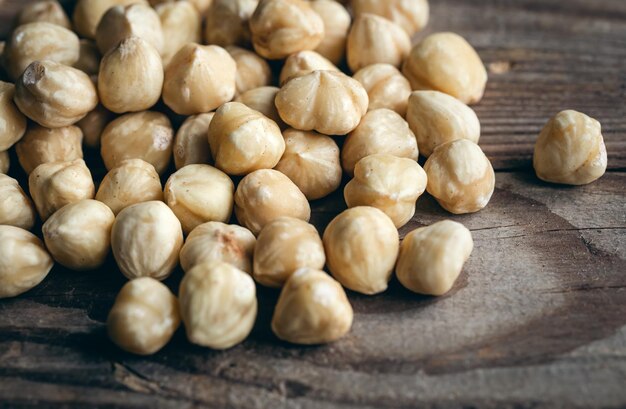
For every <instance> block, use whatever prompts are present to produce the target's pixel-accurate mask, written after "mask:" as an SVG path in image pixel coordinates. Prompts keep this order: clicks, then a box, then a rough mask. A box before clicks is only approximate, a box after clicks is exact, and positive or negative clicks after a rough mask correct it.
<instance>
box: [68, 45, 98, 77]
mask: <svg viewBox="0 0 626 409" xmlns="http://www.w3.org/2000/svg"><path fill="white" fill-rule="evenodd" d="M100 60H101V57H100V51H98V47H97V46H96V43H95V42H93V41H92V40H86V39H81V40H80V51H79V55H78V61H76V62H75V63H74V68H78V69H79V70H81V71H83V72H84V73H85V74H87V75H98V71H99V70H100Z"/></svg>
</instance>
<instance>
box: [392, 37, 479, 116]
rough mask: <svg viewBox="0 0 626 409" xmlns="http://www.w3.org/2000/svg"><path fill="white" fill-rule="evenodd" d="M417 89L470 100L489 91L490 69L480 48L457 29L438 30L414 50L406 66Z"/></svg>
mask: <svg viewBox="0 0 626 409" xmlns="http://www.w3.org/2000/svg"><path fill="white" fill-rule="evenodd" d="M402 72H403V73H404V76H405V77H407V79H408V80H409V82H410V83H411V87H412V88H413V89H414V90H435V91H441V92H445V93H446V94H449V95H452V96H453V97H455V98H457V99H459V100H461V102H463V103H466V104H473V103H476V102H478V101H480V100H481V99H482V97H483V94H484V93H485V86H486V84H487V70H486V69H485V66H484V65H483V62H482V61H481V59H480V57H479V56H478V54H477V53H476V50H474V48H473V47H472V46H471V45H470V44H469V43H468V42H467V41H466V40H465V39H464V38H463V37H461V36H459V35H458V34H454V33H436V34H431V35H429V36H428V37H426V38H424V39H423V40H422V41H421V42H420V43H419V44H417V45H416V46H415V47H413V49H412V50H411V53H410V54H409V56H408V57H407V59H406V60H405V61H404V65H403V67H402Z"/></svg>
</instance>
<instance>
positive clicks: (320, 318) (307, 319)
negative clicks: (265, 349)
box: [272, 269, 354, 345]
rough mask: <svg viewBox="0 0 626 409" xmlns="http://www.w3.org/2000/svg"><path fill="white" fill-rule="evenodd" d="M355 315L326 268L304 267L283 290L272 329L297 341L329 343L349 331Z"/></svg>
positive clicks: (298, 342)
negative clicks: (324, 269) (321, 269)
mask: <svg viewBox="0 0 626 409" xmlns="http://www.w3.org/2000/svg"><path fill="white" fill-rule="evenodd" d="M353 318H354V312H353V311H352V306H351V305H350V302H349V301H348V297H347V296H346V293H345V291H344V290H343V288H342V287H341V285H340V284H339V283H338V282H337V281H335V280H333V278H332V277H330V276H329V275H328V274H326V273H325V272H323V271H319V270H313V269H302V270H298V271H297V272H296V273H295V274H293V275H292V276H291V277H290V278H289V280H287V283H286V284H285V286H284V287H283V290H282V291H281V293H280V297H279V298H278V303H277V304H276V308H275V309H274V316H273V317H272V331H274V334H276V336H277V337H278V338H280V339H282V340H284V341H287V342H291V343H294V344H303V345H315V344H325V343H329V342H333V341H336V340H338V339H339V338H341V337H343V336H344V335H346V334H347V333H348V332H349V331H350V327H352V320H353Z"/></svg>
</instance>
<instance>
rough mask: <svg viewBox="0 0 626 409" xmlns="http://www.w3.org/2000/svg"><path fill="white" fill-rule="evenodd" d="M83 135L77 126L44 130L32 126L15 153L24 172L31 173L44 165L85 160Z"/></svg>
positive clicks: (40, 127)
mask: <svg viewBox="0 0 626 409" xmlns="http://www.w3.org/2000/svg"><path fill="white" fill-rule="evenodd" d="M82 142H83V133H82V131H81V130H80V128H78V127H76V126H66V127H63V128H54V129H49V128H44V127H42V126H38V125H32V126H31V127H29V128H28V130H27V131H26V134H24V137H23V138H22V140H20V141H19V142H18V143H17V145H16V147H15V151H16V152H17V158H18V160H19V161H20V165H21V166H22V169H24V172H26V173H31V172H32V171H33V170H34V169H35V168H36V167H37V166H39V165H41V164H42V163H50V162H69V161H73V160H75V159H82V158H83V147H82Z"/></svg>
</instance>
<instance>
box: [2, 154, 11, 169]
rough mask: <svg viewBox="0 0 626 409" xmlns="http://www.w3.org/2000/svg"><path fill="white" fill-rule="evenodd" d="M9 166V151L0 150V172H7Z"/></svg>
mask: <svg viewBox="0 0 626 409" xmlns="http://www.w3.org/2000/svg"><path fill="white" fill-rule="evenodd" d="M10 166H11V159H10V158H9V151H0V174H3V173H9V168H10Z"/></svg>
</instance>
